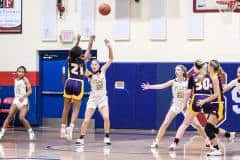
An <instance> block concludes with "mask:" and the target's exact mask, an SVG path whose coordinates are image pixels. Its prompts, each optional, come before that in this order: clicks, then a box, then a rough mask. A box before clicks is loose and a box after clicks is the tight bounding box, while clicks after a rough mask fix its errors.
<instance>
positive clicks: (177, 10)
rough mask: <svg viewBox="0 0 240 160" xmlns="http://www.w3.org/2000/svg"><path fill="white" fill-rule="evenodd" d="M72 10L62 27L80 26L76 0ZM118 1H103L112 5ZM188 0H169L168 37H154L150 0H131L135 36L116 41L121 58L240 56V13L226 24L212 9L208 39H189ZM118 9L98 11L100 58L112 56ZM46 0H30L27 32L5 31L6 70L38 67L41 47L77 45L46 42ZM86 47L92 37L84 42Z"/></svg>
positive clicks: (1, 39)
mask: <svg viewBox="0 0 240 160" xmlns="http://www.w3.org/2000/svg"><path fill="white" fill-rule="evenodd" d="M68 1H69V7H70V8H68V9H70V10H68V14H67V17H66V18H65V20H63V21H59V22H58V30H59V31H60V30H61V29H73V30H75V31H76V30H77V27H78V26H77V25H76V23H75V22H74V21H75V19H79V18H78V17H77V14H76V13H75V11H74V6H73V5H74V3H73V1H74V0H68ZM114 1H115V0H97V6H98V5H99V4H100V3H102V2H107V3H109V4H111V5H112V9H113V10H114ZM186 6H187V5H186V0H185V1H184V0H182V1H176V0H167V17H168V18H167V32H168V33H167V40H166V41H151V40H149V23H148V22H149V19H148V17H149V11H148V10H149V1H148V0H141V2H140V3H139V4H136V3H135V2H134V0H131V40H130V41H121V42H114V43H113V46H114V51H115V61H124V62H125V61H134V62H138V61H140V62H151V61H155V62H161V61H193V60H195V59H196V58H202V59H206V60H209V59H212V58H217V59H219V60H221V61H227V62H229V61H240V54H239V51H238V50H240V45H239V44H240V38H239V37H240V27H239V26H240V25H239V19H240V16H239V15H240V14H235V15H234V17H233V18H234V20H233V24H230V25H224V24H223V23H222V19H221V16H220V15H219V14H206V15H205V22H204V25H205V26H204V30H205V31H204V32H205V33H204V38H205V39H204V40H194V41H189V40H187V39H186V36H185V31H186ZM113 13H114V11H112V14H111V15H109V16H107V17H103V16H100V15H99V14H97V16H96V36H97V39H96V42H95V44H94V48H97V49H98V53H99V59H100V60H101V61H104V60H105V59H106V57H107V56H106V48H105V47H104V43H103V39H104V38H105V37H106V35H107V36H110V37H111V33H112V30H113V29H112V26H113V25H112V23H113V18H114V15H113ZM40 29H41V0H24V2H23V33H22V34H1V35H0V48H1V51H0V71H13V70H15V69H16V67H17V66H18V65H19V64H24V65H26V66H27V68H28V69H29V70H38V63H37V61H38V60H37V50H41V49H47V50H51V49H57V50H59V49H69V48H70V47H71V46H72V44H70V45H69V44H68V45H66V44H64V45H63V44H61V43H60V42H59V41H58V42H41V39H40V37H41V30H40ZM82 45H83V48H84V47H86V46H87V42H83V43H82Z"/></svg>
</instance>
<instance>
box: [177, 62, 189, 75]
mask: <svg viewBox="0 0 240 160" xmlns="http://www.w3.org/2000/svg"><path fill="white" fill-rule="evenodd" d="M176 67H179V68H181V70H182V71H183V77H184V78H187V77H188V75H187V68H186V67H185V66H184V65H183V64H178V65H177V66H176Z"/></svg>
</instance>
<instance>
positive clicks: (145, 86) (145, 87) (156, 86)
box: [141, 80, 173, 90]
mask: <svg viewBox="0 0 240 160" xmlns="http://www.w3.org/2000/svg"><path fill="white" fill-rule="evenodd" d="M172 84H173V80H169V81H167V82H165V83H161V84H154V85H150V84H149V83H148V82H147V83H142V85H141V87H142V89H143V90H148V89H164V88H168V87H170V86H171V85H172Z"/></svg>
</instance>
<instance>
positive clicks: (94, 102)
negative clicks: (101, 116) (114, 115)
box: [87, 96, 108, 109]
mask: <svg viewBox="0 0 240 160" xmlns="http://www.w3.org/2000/svg"><path fill="white" fill-rule="evenodd" d="M104 106H106V107H108V97H107V96H101V97H100V98H98V97H89V99H88V102H87V108H92V109H96V108H97V107H98V108H102V107H104Z"/></svg>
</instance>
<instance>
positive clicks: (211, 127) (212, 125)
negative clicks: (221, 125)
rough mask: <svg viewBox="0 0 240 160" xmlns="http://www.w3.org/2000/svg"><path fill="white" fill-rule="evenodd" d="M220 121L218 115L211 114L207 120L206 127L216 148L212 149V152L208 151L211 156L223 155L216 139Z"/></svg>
mask: <svg viewBox="0 0 240 160" xmlns="http://www.w3.org/2000/svg"><path fill="white" fill-rule="evenodd" d="M217 123H218V118H217V116H216V115H213V114H210V115H209V118H208V120H207V124H206V127H205V132H206V134H207V136H208V138H209V140H210V141H211V144H212V146H213V147H214V150H212V151H211V152H210V153H208V155H209V156H216V155H222V152H221V151H220V149H219V145H218V141H217V139H216V135H215V134H216V133H215V132H216V131H215V129H216V124H217Z"/></svg>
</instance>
